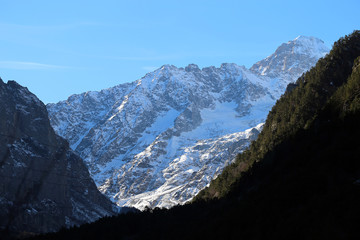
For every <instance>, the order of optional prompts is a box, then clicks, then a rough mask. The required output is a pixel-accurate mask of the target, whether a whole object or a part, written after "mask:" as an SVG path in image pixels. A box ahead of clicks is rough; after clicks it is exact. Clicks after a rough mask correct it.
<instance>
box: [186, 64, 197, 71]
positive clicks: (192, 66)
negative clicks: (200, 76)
mask: <svg viewBox="0 0 360 240" xmlns="http://www.w3.org/2000/svg"><path fill="white" fill-rule="evenodd" d="M185 71H186V72H194V71H196V72H198V71H200V68H199V66H198V65H196V64H194V63H191V64H189V65H187V66H186V67H185Z"/></svg>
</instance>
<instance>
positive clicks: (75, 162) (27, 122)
mask: <svg viewBox="0 0 360 240" xmlns="http://www.w3.org/2000/svg"><path fill="white" fill-rule="evenodd" d="M0 100H1V101H0V102H1V104H0V111H1V112H2V114H1V117H0V142H1V145H0V176H1V178H2V181H1V183H0V189H1V192H0V206H1V210H0V216H1V217H0V229H1V230H3V229H5V230H7V231H11V232H23V231H26V232H35V233H41V232H49V231H57V230H59V229H60V228H61V227H65V226H67V227H70V226H73V225H79V224H83V223H86V222H90V221H95V220H96V219H98V218H100V217H103V216H106V215H112V214H115V213H116V207H115V206H114V205H113V204H112V203H111V202H110V201H109V200H108V199H106V197H105V196H103V195H102V194H101V193H100V192H99V191H98V190H97V188H96V185H95V183H94V181H93V180H92V179H91V177H90V175H89V172H88V170H87V168H86V165H85V164H84V162H83V161H82V159H80V158H79V157H78V156H77V154H75V153H74V152H73V151H72V150H71V149H70V148H69V145H68V143H67V141H66V140H65V139H63V138H61V137H59V136H57V135H56V134H55V132H54V130H53V129H52V128H51V126H50V121H49V119H48V113H47V109H46V107H45V105H44V104H43V103H42V102H41V101H40V100H39V99H38V98H37V97H36V96H35V95H34V94H32V93H31V92H30V91H29V90H28V89H27V88H25V87H22V86H21V85H19V84H18V83H17V82H15V81H8V83H4V82H3V81H2V80H1V79H0Z"/></svg>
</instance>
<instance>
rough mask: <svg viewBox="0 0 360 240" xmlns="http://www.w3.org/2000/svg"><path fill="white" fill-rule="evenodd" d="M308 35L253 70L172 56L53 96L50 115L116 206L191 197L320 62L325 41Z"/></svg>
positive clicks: (167, 203)
mask: <svg viewBox="0 0 360 240" xmlns="http://www.w3.org/2000/svg"><path fill="white" fill-rule="evenodd" d="M302 38H304V37H299V38H297V39H295V40H294V41H290V42H289V43H287V44H285V45H284V44H283V45H282V46H280V47H279V49H277V50H276V52H275V54H276V55H277V56H278V57H276V56H273V55H271V56H270V57H268V58H267V59H269V60H267V59H265V60H263V61H260V62H259V63H257V64H255V65H256V66H257V67H254V66H255V65H254V66H253V67H252V69H251V70H248V69H246V68H245V67H243V66H238V65H236V64H222V65H221V66H220V68H215V67H207V68H203V69H199V68H198V66H197V65H195V64H190V65H188V66H187V67H185V68H177V67H175V66H171V65H164V66H162V67H161V68H159V69H157V70H155V71H154V72H151V73H148V74H146V75H145V76H144V77H143V78H141V79H139V80H137V81H135V82H132V83H127V84H121V85H118V86H115V87H113V88H109V89H105V90H102V91H100V92H87V93H83V94H79V95H72V96H70V97H69V98H68V99H67V100H66V101H62V102H59V103H56V104H48V106H47V107H48V111H49V115H50V119H51V124H52V126H53V127H54V129H55V131H56V132H57V133H58V134H59V135H61V136H63V137H64V138H66V139H67V140H68V141H69V142H70V144H71V147H72V148H73V149H74V150H75V151H76V152H77V153H78V154H79V155H80V156H81V157H82V158H83V159H84V160H85V161H86V162H87V164H88V166H89V169H90V172H91V174H92V176H93V178H94V179H95V182H96V183H97V186H98V188H99V189H100V191H101V192H103V193H105V194H106V195H107V196H109V197H110V198H111V199H112V200H113V201H114V202H117V204H118V205H120V206H135V207H138V208H140V209H142V208H144V207H145V206H151V207H156V206H157V207H170V206H172V205H174V204H178V203H184V202H186V201H188V200H190V199H191V198H192V197H193V196H194V195H196V193H197V192H198V191H200V190H201V189H202V188H203V187H205V186H206V185H207V184H208V183H209V182H210V180H211V179H212V178H213V177H214V176H216V175H217V174H218V173H219V172H220V171H221V170H222V169H223V167H224V166H225V165H227V164H228V163H229V162H230V161H229V158H228V156H232V157H231V159H233V156H235V154H236V153H238V152H239V151H242V150H243V149H244V147H246V146H247V145H248V144H249V142H250V141H251V140H252V139H253V138H254V134H247V133H249V132H254V131H255V130H254V131H251V130H248V129H251V128H252V127H255V126H257V125H258V124H260V123H262V122H263V121H264V120H265V118H266V116H267V113H268V111H269V110H270V109H271V107H272V106H273V104H274V103H275V101H276V99H278V98H279V97H280V96H281V94H282V93H283V92H284V90H285V88H286V86H287V84H288V83H289V82H292V81H295V80H296V79H297V77H299V76H300V75H301V74H302V72H304V71H306V70H308V69H309V68H310V67H311V65H313V64H315V62H316V60H317V59H318V57H319V56H320V55H321V54H318V53H319V52H322V49H325V47H324V45H323V44H321V41H320V40H318V39H315V38H309V39H310V40H309V41H308V40H306V39H307V38H306V39H305V40H302ZM299 39H300V40H301V41H300V40H299ZM311 39H314V41H316V42H317V43H316V44H312V40H311ZM307 42H310V43H311V44H310V43H307ZM288 45H289V46H290V47H289V46H288ZM284 46H285V47H284ZM289 48H291V49H292V50H291V51H290V50H289ZM294 49H295V50H296V51H295V50H294ZM301 49H303V52H301V51H300V50H301ZM299 56H301V57H299ZM271 57H273V58H274V59H272V60H270V58H271ZM284 59H285V60H286V61H285V60H284ZM277 60H278V61H279V62H276V61H277ZM300 60H301V61H306V62H307V64H306V65H304V64H302V63H300V62H298V63H297V64H296V66H297V70H296V71H294V70H293V69H294V67H286V66H287V65H286V64H285V67H282V68H280V69H277V70H273V68H277V67H278V66H279V65H282V66H284V61H285V62H286V63H287V62H291V63H292V65H294V64H295V62H296V61H300ZM294 66H295V65H294ZM265 68H266V70H263V69H265ZM256 69H257V70H259V69H260V70H261V73H259V71H260V70H259V71H257V70H256ZM301 69H302V71H301ZM257 129H258V128H257ZM258 130H259V129H258ZM258 130H256V131H258ZM244 131H245V133H244ZM234 134H235V135H234ZM255 135H256V134H255ZM239 142H241V144H240V145H241V147H240V146H239V145H237V144H239ZM204 146H215V147H210V148H207V147H204ZM235 146H236V147H235ZM185 159H187V160H185ZM190 159H191V160H190Z"/></svg>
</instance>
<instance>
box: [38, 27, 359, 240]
mask: <svg viewBox="0 0 360 240" xmlns="http://www.w3.org/2000/svg"><path fill="white" fill-rule="evenodd" d="M296 85H297V86H296V87H295V88H294V89H293V90H292V91H289V92H287V93H286V94H284V95H283V96H282V97H281V98H280V99H279V101H278V102H277V103H276V105H275V106H274V107H273V108H272V110H271V113H270V114H269V116H268V117H267V119H266V122H265V124H264V126H263V130H262V132H261V133H260V134H259V136H258V138H257V140H255V141H253V142H252V143H251V146H250V148H249V149H248V150H247V151H244V152H243V153H242V154H240V155H239V156H238V157H237V161H236V162H235V163H233V164H231V165H229V166H228V167H226V168H225V170H224V171H223V173H221V174H220V175H219V176H218V178H216V179H221V181H216V180H214V181H212V183H211V184H210V187H209V188H207V189H206V190H205V191H203V192H202V193H204V192H206V193H207V195H205V194H200V196H198V197H197V199H196V200H195V201H193V202H191V203H189V204H185V205H183V206H175V207H173V208H171V209H169V210H166V209H153V210H148V211H145V212H142V213H141V214H129V215H121V216H117V217H113V218H107V219H102V220H101V221H98V222H96V223H93V224H90V225H86V226H81V227H80V228H76V229H70V230H66V231H61V232H59V233H57V234H49V235H47V236H44V237H41V238H37V239H42V240H46V239H52V240H54V239H55V240H56V239H67V240H69V239H80V238H82V239H103V238H106V239H120V238H124V239H170V238H171V239H309V238H310V239H312V238H314V239H355V238H357V237H358V236H359V233H360V230H359V226H358V225H359V224H358V223H359V221H358V219H359V216H360V205H359V204H358V203H359V201H360V184H359V182H360V161H359V155H360V148H359V147H358V145H359V144H358V143H359V140H358V139H359V135H360V127H359V121H360V31H354V32H353V33H352V34H351V35H349V36H345V37H344V38H341V39H340V40H339V41H337V42H335V43H334V47H333V49H332V50H331V52H330V53H329V54H328V55H327V56H326V57H325V58H324V59H320V60H319V61H318V63H317V64H316V66H315V67H314V68H312V69H311V70H310V71H309V72H307V73H306V74H305V75H304V76H302V77H301V78H299V79H298V80H297V81H296ZM289 130H290V131H289ZM246 158H247V159H252V160H254V161H253V163H252V165H251V166H250V167H249V168H248V171H246V172H244V171H242V172H241V167H240V165H241V164H246V162H244V161H245V159H246ZM232 170H234V171H232ZM239 170H240V171H239ZM236 172H237V173H236ZM240 172H241V174H240ZM234 174H235V175H234ZM231 175H232V176H233V177H234V178H235V180H234V181H233V182H230V181H229V180H230V179H231ZM228 176H230V177H228ZM215 185H217V186H215ZM221 188H228V189H227V190H226V193H224V194H222V193H221V192H223V191H221V190H220V189H221ZM216 191H218V193H219V194H217V196H214V195H215V194H214V193H215V192H216ZM205 196H207V197H205Z"/></svg>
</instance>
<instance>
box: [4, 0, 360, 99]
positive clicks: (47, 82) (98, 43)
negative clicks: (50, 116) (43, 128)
mask: <svg viewBox="0 0 360 240" xmlns="http://www.w3.org/2000/svg"><path fill="white" fill-rule="evenodd" d="M0 10H1V13H0V77H1V78H2V79H3V80H4V81H5V82H6V81H7V80H16V81H17V82H19V83H20V84H22V85H24V86H26V87H28V88H29V89H30V91H32V92H33V93H35V94H36V95H37V96H38V97H39V98H40V99H41V100H42V101H43V102H45V103H49V102H57V101H59V100H64V99H66V98H67V97H68V96H70V95H71V94H74V93H81V92H85V91H89V90H100V89H103V88H108V87H112V86H115V85H117V84H120V83H124V82H131V81H134V80H137V79H139V78H141V77H142V76H144V75H145V74H146V73H147V72H149V71H152V70H154V69H155V68H158V67H160V66H162V65H164V64H172V65H175V66H177V67H184V66H186V65H188V64H189V63H195V64H198V65H199V67H206V66H216V67H219V66H220V64H221V63H223V62H232V63H237V64H239V65H245V66H246V67H250V66H251V65H252V64H253V63H255V62H256V61H259V60H261V59H263V58H265V57H267V56H268V55H270V54H271V53H273V52H274V51H275V49H276V48H277V47H278V46H279V45H280V44H281V43H283V42H287V41H289V40H292V39H294V38H296V37H297V36H298V35H306V36H314V37H318V38H320V39H322V40H324V42H325V43H326V44H327V45H328V46H329V47H331V45H332V44H333V42H334V41H336V40H337V39H338V38H340V37H341V36H344V35H345V34H349V33H351V32H352V31H353V30H355V29H360V13H359V10H360V1H359V0H342V1H332V0H327V1H317V0H311V1H307V0H302V1H289V0H287V1H265V0H263V1H258V0H252V1H250V0H247V1H241V0H237V1H236V0H234V1H231V0H218V1H215V0H213V1H212V0H190V1H188V0H178V1H177V0H172V1H171V0H166V1H160V0H144V1H140V0H128V1H121V0H117V1H115V0H114V1H107V0H101V1H91V0H87V1H80V0H61V1H51V0H45V1H36V0H31V1H29V0H24V1H20V0H9V1H8V0H0Z"/></svg>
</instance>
